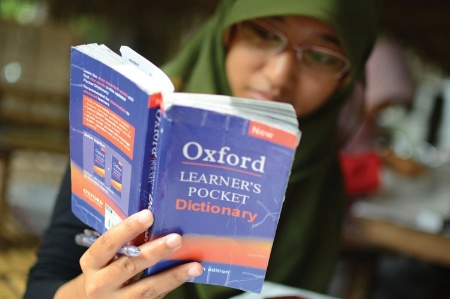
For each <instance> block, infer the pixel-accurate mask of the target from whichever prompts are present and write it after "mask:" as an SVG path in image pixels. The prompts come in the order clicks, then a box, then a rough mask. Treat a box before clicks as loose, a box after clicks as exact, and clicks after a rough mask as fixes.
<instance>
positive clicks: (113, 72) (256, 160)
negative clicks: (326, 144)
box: [70, 44, 301, 293]
mask: <svg viewBox="0 0 450 299" xmlns="http://www.w3.org/2000/svg"><path fill="white" fill-rule="evenodd" d="M71 51H72V53H71V80H70V82H71V86H70V158H71V177H72V211H73V213H74V214H75V215H76V216H77V217H78V218H79V219H80V220H82V221H83V222H84V223H86V224H87V225H89V226H91V227H92V228H93V229H95V230H96V231H97V232H99V233H100V234H101V233H104V232H105V231H106V230H108V229H109V228H111V227H112V226H113V225H115V224H117V223H119V222H121V221H122V220H123V219H125V218H126V217H128V216H129V215H131V214H134V213H136V212H138V211H140V210H142V209H150V210H151V211H152V212H153V214H154V218H155V221H154V224H153V226H152V227H151V228H150V229H149V231H147V232H144V233H143V234H142V235H141V236H139V237H138V238H136V239H135V240H133V241H132V242H131V243H132V244H135V245H139V244H142V243H143V242H147V241H151V240H153V239H155V238H158V237H161V236H163V235H167V234H169V233H173V232H176V233H179V234H181V235H182V236H183V247H182V248H181V249H180V250H179V251H177V252H175V253H174V254H172V255H171V256H169V257H168V258H167V259H166V260H164V261H161V262H159V263H158V264H156V265H155V266H153V267H151V268H149V269H147V270H146V271H145V272H146V274H147V275H151V274H153V273H158V272H160V271H163V270H165V269H167V268H170V267H173V266H175V265H178V264H180V263H184V262H186V261H198V262H200V263H201V264H202V265H203V268H204V273H203V274H202V275H201V276H199V277H196V278H194V279H192V280H191V282H194V283H205V284H213V285H222V286H227V287H231V288H236V289H241V290H244V291H249V292H256V293H257V292H260V291H261V287H262V284H263V281H264V277H265V273H266V269H267V266H268V263H269V257H270V251H271V248H272V244H273V240H274V236H275V233H276V228H277V224H278V220H279V217H280V212H281V209H282V205H283V201H284V194H285V191H286V187H287V183H288V179H289V175H290V171H291V166H292V162H293V158H294V154H295V151H296V148H297V146H298V144H299V140H300V135H301V134H300V131H299V129H298V123H297V117H296V115H295V111H294V109H293V107H292V106H291V105H289V104H286V103H277V102H269V101H260V100H253V99H243V98H236V97H230V96H223V95H212V94H195V93H180V92H174V87H173V85H172V83H171V81H170V80H169V78H168V77H167V76H166V75H165V74H164V73H163V72H162V71H161V70H160V69H159V68H157V67H156V66H155V65H153V64H152V63H150V62H149V61H148V60H146V59H144V58H143V57H142V56H140V55H139V54H137V53H136V52H134V51H133V50H131V49H130V48H128V47H121V49H120V51H121V54H122V55H121V56H120V55H118V54H116V53H114V52H113V51H111V50H110V49H108V48H107V47H106V46H104V45H97V44H88V45H80V46H76V47H72V49H71Z"/></svg>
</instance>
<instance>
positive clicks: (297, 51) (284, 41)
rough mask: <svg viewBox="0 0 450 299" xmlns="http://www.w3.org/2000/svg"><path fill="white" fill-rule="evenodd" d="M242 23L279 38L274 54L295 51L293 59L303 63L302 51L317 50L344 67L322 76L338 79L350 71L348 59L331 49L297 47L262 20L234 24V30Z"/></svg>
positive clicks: (311, 46)
mask: <svg viewBox="0 0 450 299" xmlns="http://www.w3.org/2000/svg"><path fill="white" fill-rule="evenodd" d="M244 23H253V24H256V25H257V26H259V27H262V28H263V29H265V30H267V31H268V32H270V33H272V34H274V35H275V36H277V37H278V38H280V40H281V41H282V44H281V45H280V46H279V47H277V48H274V53H275V54H279V53H281V52H283V51H285V50H286V49H288V48H292V49H294V51H295V58H296V59H297V61H298V62H304V60H303V51H305V50H318V51H319V52H322V53H325V54H327V55H330V56H333V57H335V58H338V59H340V60H341V61H342V62H343V63H344V67H343V68H342V70H341V71H339V72H337V73H336V74H322V75H324V76H328V77H334V78H336V79H340V78H342V77H343V76H345V75H346V74H347V73H348V71H349V70H350V61H349V60H348V58H347V57H346V56H345V55H343V54H341V53H339V52H337V51H334V50H331V49H328V48H325V47H320V46H313V45H299V44H294V43H291V42H290V41H289V39H288V38H287V36H286V35H285V34H284V33H282V32H281V31H279V30H278V29H276V28H274V27H272V26H271V25H269V24H267V23H266V22H264V21H262V20H247V21H243V22H240V23H238V24H236V27H237V28H236V29H237V30H238V31H239V28H240V27H242V26H243V24H244Z"/></svg>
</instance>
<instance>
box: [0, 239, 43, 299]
mask: <svg viewBox="0 0 450 299" xmlns="http://www.w3.org/2000/svg"><path fill="white" fill-rule="evenodd" d="M35 250H36V249H35V247H29V248H9V249H0V298H1V299H20V298H22V296H23V293H24V291H25V286H26V279H27V275H28V270H29V268H30V267H31V265H32V264H33V263H34V261H35Z"/></svg>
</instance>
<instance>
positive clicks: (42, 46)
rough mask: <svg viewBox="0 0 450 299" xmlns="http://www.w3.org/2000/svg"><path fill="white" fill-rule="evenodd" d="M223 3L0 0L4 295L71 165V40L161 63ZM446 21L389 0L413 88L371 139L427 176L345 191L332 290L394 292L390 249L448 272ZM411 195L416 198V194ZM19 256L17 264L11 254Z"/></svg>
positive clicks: (437, 3)
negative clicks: (125, 49)
mask: <svg viewBox="0 0 450 299" xmlns="http://www.w3.org/2000/svg"><path fill="white" fill-rule="evenodd" d="M216 4H217V0H190V1H185V0H165V1H145V0H129V1H125V2H124V1H118V0H109V1H106V0H85V1H58V0H0V163H1V164H0V165H1V168H0V178H1V189H0V192H1V193H0V196H1V198H0V230H1V231H0V298H1V299H3V298H5V299H8V298H20V296H21V293H22V292H23V289H24V283H25V282H24V279H25V277H26V273H27V271H28V268H29V265H30V264H31V263H32V262H33V261H34V250H35V248H36V245H37V244H38V243H39V238H40V235H41V234H42V232H43V230H44V228H45V226H46V225H47V223H48V221H49V215H50V213H51V209H52V205H53V202H54V198H55V196H56V192H57V189H58V185H59V182H60V178H61V174H62V173H63V171H64V169H65V167H66V165H67V162H68V99H69V97H68V91H69V88H68V87H69V58H70V46H71V45H77V44H81V43H89V42H96V43H104V44H106V45H107V46H108V47H110V48H111V49H113V50H114V51H118V49H119V47H120V46H121V45H128V46H130V47H132V48H133V49H135V50H136V51H137V52H139V53H141V54H142V55H144V56H145V57H146V58H148V59H149V60H150V61H152V62H154V63H155V64H157V65H161V64H162V63H164V62H165V61H167V60H169V59H170V58H171V57H172V56H173V55H174V54H175V53H176V52H177V51H178V49H179V48H180V47H181V46H182V45H183V43H184V42H185V41H186V40H188V39H189V37H190V35H191V33H192V32H193V31H194V30H195V28H196V27H197V26H198V25H199V24H201V22H202V21H203V20H204V19H205V18H206V17H207V16H208V15H209V14H210V13H211V12H212V11H213V10H214V8H215V6H216ZM448 28H450V1H447V0H427V1H423V0H395V1H394V0H390V1H385V3H384V8H383V15H382V37H383V38H385V39H388V40H390V41H392V42H393V43H395V44H396V45H397V46H398V47H399V48H401V51H402V55H403V56H404V58H405V61H406V64H407V65H406V67H407V68H408V72H409V74H410V76H411V78H410V79H411V80H412V81H411V82H412V83H413V93H412V94H411V96H410V99H408V100H407V101H403V102H401V103H400V105H397V104H395V99H393V100H392V99H390V100H392V101H387V102H389V103H388V104H387V105H386V106H387V107H383V109H380V110H379V111H378V110H377V115H376V117H374V120H375V122H376V125H377V127H378V129H379V131H380V132H381V133H379V135H377V136H375V139H374V140H375V141H376V142H374V143H375V147H376V148H379V146H380V144H382V147H383V150H384V151H383V155H384V156H386V155H385V154H386V151H385V150H386V149H388V150H389V153H391V152H392V153H394V155H395V156H396V157H397V158H399V159H397V160H396V161H397V162H398V161H400V163H402V162H404V161H413V166H418V167H419V168H420V169H421V170H423V169H425V170H426V172H427V174H426V175H423V174H422V175H420V176H419V175H416V174H417V173H416V172H413V171H409V169H410V168H408V170H405V171H403V172H402V171H392V169H393V168H392V167H386V168H385V167H381V169H380V170H379V177H378V179H377V184H376V186H375V187H376V188H372V189H371V190H370V192H366V193H364V192H362V193H358V194H356V195H355V194H350V195H349V215H350V216H349V220H348V223H346V224H344V225H345V227H346V231H347V233H348V238H347V237H346V238H345V240H343V250H342V252H343V253H342V256H343V257H342V263H341V264H340V266H339V267H338V269H336V273H337V274H336V279H335V280H334V282H333V285H332V286H331V287H330V294H332V295H335V296H338V297H342V298H390V297H388V296H387V295H379V296H378V297H375V296H376V295H374V292H373V291H371V290H372V289H373V288H374V287H373V286H374V285H376V283H377V277H378V276H377V275H381V274H380V267H381V266H384V265H385V264H384V263H383V262H384V261H385V257H386V256H387V257H388V258H392V255H394V256H395V257H396V258H400V259H401V260H402V261H404V259H411V260H413V261H418V262H419V263H420V266H421V267H425V266H426V267H428V266H429V265H430V264H431V265H432V266H433V265H437V266H438V267H439V271H441V270H442V271H443V272H446V269H447V268H449V267H450V261H449V258H450V243H449V242H450V241H449V240H450V239H449V237H448V232H447V231H446V229H447V226H446V225H448V222H449V221H448V220H449V218H450V189H448V188H449V187H448V186H446V185H449V184H448V183H447V182H449V183H450V171H448V156H449V154H450V77H449V72H450V34H449V32H448ZM387 72H389V70H387ZM374 86H377V85H374ZM378 88H379V89H380V90H381V89H382V88H383V87H382V86H379V87H378ZM363 97H364V96H363ZM392 97H395V95H394V96H392ZM391 103H394V104H392V105H391ZM378 112H379V113H378ZM353 131H354V130H353ZM397 162H395V163H397ZM383 165H385V164H383ZM402 165H403V164H402ZM394 168H395V167H394ZM419 172H420V171H419ZM420 173H421V172H420ZM437 182H441V183H439V184H437ZM436 190H438V191H436ZM436 193H438V194H437V195H436ZM413 195H414V196H416V197H417V198H414V199H411V197H414V196H413ZM405 197H408V199H407V200H406V204H405V200H404V198H405ZM388 199H389V200H390V201H389V205H386V202H387V201H388ZM391 202H394V203H395V208H393V206H392V205H391ZM386 211H389V212H388V213H387V212H386ZM375 220H377V221H378V220H381V222H374V221H375ZM387 220H389V221H390V222H393V223H394V224H395V225H396V226H395V227H390V226H389V227H388V226H383V225H390V224H389V223H387ZM392 229H393V231H392ZM415 233H418V234H419V235H418V236H419V237H424V238H426V239H425V240H426V241H427V242H428V241H429V240H430V242H432V243H430V244H431V245H427V246H428V247H431V248H433V250H434V248H438V249H436V250H435V252H436V251H441V252H444V254H442V255H444V257H442V256H441V255H439V254H438V256H437V258H434V257H430V256H433V254H430V253H429V252H426V253H422V252H421V251H420V248H419V249H417V250H416V249H414V248H412V249H411V246H408V244H410V243H411V244H412V243H415V242H420V241H417V240H422V239H414V238H412V239H404V238H406V237H405V235H406V236H407V237H409V236H410V234H411V236H415V235H414V234H415ZM389 238H390V239H389ZM428 238H431V239H428ZM361 240H365V241H366V242H361ZM395 240H406V241H401V243H403V245H405V244H406V245H407V246H403V247H405V248H400V249H399V246H398V244H392V242H394V241H395ZM433 242H435V243H433ZM427 244H428V243H427ZM436 244H437V245H436ZM427 246H425V247H427ZM436 246H437V247H436ZM400 247H401V246H400ZM412 247H414V246H412ZM445 255H447V256H448V257H447V258H446V257H445ZM380 257H381V258H380ZM15 260H18V261H20V262H18V263H15V262H11V261H15ZM12 265H13V266H14V267H13V266H12ZM17 265H20V266H19V267H18V266H17ZM388 265H391V264H389V263H388ZM358 271H360V272H358ZM389 271H390V270H388V272H389ZM389 273H393V272H392V271H391V272H389ZM420 273H426V272H420ZM439 273H440V272H439ZM355 277H356V278H361V279H356V278H355ZM383 277H384V276H383ZM446 277H447V276H446ZM362 278H365V280H362ZM370 296H372V297H370ZM439 296H440V297H439ZM446 296H448V293H445V291H442V292H441V291H440V292H439V293H438V295H436V296H435V297H406V298H450V297H446ZM396 298H402V297H396Z"/></svg>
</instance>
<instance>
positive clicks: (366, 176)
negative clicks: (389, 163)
mask: <svg viewBox="0 0 450 299" xmlns="http://www.w3.org/2000/svg"><path fill="white" fill-rule="evenodd" d="M340 163H341V168H342V172H343V175H344V184H345V190H346V193H347V195H348V196H350V197H357V196H365V195H369V194H372V193H374V192H376V191H377V190H378V188H379V186H380V167H381V160H380V157H379V156H378V154H377V153H376V152H374V151H365V152H358V153H345V152H342V153H341V154H340Z"/></svg>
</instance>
